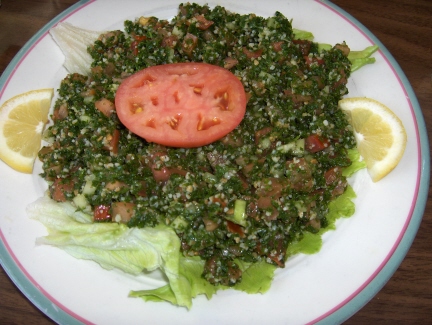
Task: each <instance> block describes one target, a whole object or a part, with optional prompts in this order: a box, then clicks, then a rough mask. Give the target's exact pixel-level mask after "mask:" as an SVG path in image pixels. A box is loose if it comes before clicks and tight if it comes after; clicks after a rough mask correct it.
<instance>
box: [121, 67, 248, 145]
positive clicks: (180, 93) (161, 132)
mask: <svg viewBox="0 0 432 325" xmlns="http://www.w3.org/2000/svg"><path fill="white" fill-rule="evenodd" d="M115 106H116V111H117V115H118V117H119V119H120V121H121V122H122V123H123V124H124V125H125V126H126V127H127V128H128V129H129V130H130V131H131V132H133V133H135V134H137V135H139V136H140V137H142V138H144V139H146V140H147V141H148V142H155V143H158V144H162V145H165V146H169V147H183V148H191V147H199V146H203V145H206V144H209V143H212V142H214V141H216V140H219V139H221V138H222V137H224V136H225V135H226V134H228V133H229V132H231V131H232V130H233V129H234V128H235V127H236V126H237V125H238V124H239V123H240V122H241V120H242V119H243V116H244V114H245V112H246V94H245V91H244V88H243V85H242V84H241V82H240V81H239V80H238V78H237V77H236V76H235V75H234V74H232V73H231V72H229V71H228V70H226V69H224V68H222V67H218V66H214V65H210V64H206V63H175V64H165V65H159V66H153V67H150V68H146V69H144V70H141V71H139V72H137V73H135V74H134V75H132V76H130V77H128V78H127V79H125V80H124V81H123V82H122V83H121V85H120V86H119V88H118V90H117V94H116V98H115Z"/></svg>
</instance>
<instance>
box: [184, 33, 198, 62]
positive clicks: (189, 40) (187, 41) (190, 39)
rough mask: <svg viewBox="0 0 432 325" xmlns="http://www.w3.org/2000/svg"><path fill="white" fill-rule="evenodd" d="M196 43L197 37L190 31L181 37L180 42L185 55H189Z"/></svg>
mask: <svg viewBox="0 0 432 325" xmlns="http://www.w3.org/2000/svg"><path fill="white" fill-rule="evenodd" d="M197 45H198V37H196V36H195V35H193V34H191V33H187V34H186V36H185V37H184V38H183V43H182V50H183V52H185V53H186V55H187V56H189V57H191V56H192V52H193V50H195V48H196V47H197Z"/></svg>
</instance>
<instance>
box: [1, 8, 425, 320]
mask: <svg viewBox="0 0 432 325" xmlns="http://www.w3.org/2000/svg"><path fill="white" fill-rule="evenodd" d="M94 1H96V0H80V1H79V2H77V3H76V4H74V5H72V6H71V7H69V8H67V9H66V10H65V11H63V12H62V13H60V14H59V15H57V16H56V17H54V18H53V19H52V20H51V21H50V22H48V23H47V24H46V25H45V26H43V27H42V28H41V29H40V30H39V31H38V32H37V33H36V34H34V35H33V36H32V38H30V40H29V41H28V42H27V43H26V44H25V45H24V46H23V47H22V48H21V49H20V51H18V53H17V54H16V55H15V57H14V58H13V59H12V61H11V62H10V63H9V65H8V66H7V67H6V69H5V71H4V72H3V74H2V76H1V78H0V87H1V88H0V97H1V96H2V94H3V91H4V89H5V88H6V87H7V84H8V81H9V80H10V76H11V75H12V74H13V73H14V71H15V67H16V66H17V65H19V63H20V62H21V61H22V60H24V59H25V57H26V55H27V53H28V52H29V51H31V49H32V48H33V47H34V46H36V45H37V43H38V42H39V41H40V40H41V39H42V38H43V37H45V35H46V34H47V33H48V31H49V29H50V28H51V27H53V26H54V25H55V24H56V23H58V22H59V21H61V20H64V19H66V18H67V17H68V16H70V15H73V14H74V12H75V11H76V10H80V9H82V8H83V7H85V6H86V5H88V4H90V3H92V2H94ZM314 1H315V2H318V3H321V4H323V5H324V6H326V7H327V8H328V9H330V10H332V11H334V12H336V13H337V14H338V15H339V16H341V17H342V18H343V19H345V20H346V21H348V22H349V23H351V24H352V25H353V26H354V27H356V28H357V29H358V30H359V31H360V32H362V33H363V34H364V35H365V37H366V38H368V39H369V40H370V41H371V42H372V43H374V44H377V45H378V46H379V48H380V52H381V53H382V55H383V57H384V58H385V59H386V60H387V61H388V64H389V65H390V67H391V68H392V69H393V70H394V72H395V75H396V76H397V78H398V80H399V81H400V83H401V85H402V88H403V89H404V91H405V93H406V95H407V97H408V101H409V102H410V106H411V108H412V112H413V113H414V114H413V117H414V118H413V120H414V122H415V124H416V129H415V130H416V135H417V139H418V140H417V144H418V148H419V149H418V150H419V166H418V171H419V173H418V176H417V177H418V180H417V185H416V193H415V195H414V198H415V200H414V201H415V203H414V204H413V205H412V208H411V211H410V217H409V218H408V221H407V222H406V224H405V228H404V229H403V231H402V232H401V234H402V235H401V238H399V239H398V241H397V242H396V243H395V245H394V247H393V249H392V251H390V252H389V254H388V258H387V259H386V260H385V261H383V264H382V265H381V266H380V268H378V269H377V270H376V271H375V272H374V274H372V275H371V276H370V278H369V279H368V281H366V283H365V284H364V285H363V286H362V287H361V289H359V290H357V291H356V292H354V293H353V294H352V295H351V296H350V297H348V298H347V299H345V300H344V301H343V302H342V303H341V304H339V305H338V306H335V307H334V308H333V309H332V310H330V311H329V312H327V313H326V314H324V315H321V316H320V317H319V318H317V319H315V320H313V321H311V322H310V323H318V324H334V323H341V322H343V321H345V320H346V319H348V318H349V317H351V316H352V315H354V314H355V313H356V312H357V311H359V310H360V309H361V308H362V307H363V306H364V305H366V304H367V303H368V302H369V301H370V300H371V299H372V298H373V297H374V296H375V295H376V294H377V293H378V292H379V291H380V290H381V289H382V287H383V286H384V285H385V284H386V283H387V281H388V280H390V278H391V277H392V275H393V274H394V273H395V272H396V270H397V269H398V267H399V265H400V264H401V263H402V261H403V259H404V258H405V256H406V254H407V253H408V250H409V248H410V247H411V245H412V243H413V241H414V239H415V237H416V234H417V231H418V229H419V227H420V224H421V221H422V219H423V213H424V210H425V207H426V202H427V196H428V191H429V182H430V153H429V141H428V136H427V129H426V125H425V120H424V117H423V113H422V110H421V107H420V104H419V102H418V100H417V97H416V95H415V92H414V90H413V88H412V86H411V84H410V82H409V80H408V79H407V77H406V75H405V73H404V72H403V70H402V69H401V67H400V66H399V64H398V62H397V61H396V60H395V58H394V57H393V56H392V54H391V53H390V52H389V51H388V50H387V48H386V47H385V46H384V44H383V43H382V42H381V41H380V40H379V39H378V38H377V37H376V36H375V35H374V34H373V33H372V32H371V31H370V30H369V29H368V28H366V26H364V25H363V24H362V23H361V22H360V21H359V20H357V19H356V18H355V17H353V16H352V15H350V14H349V13H348V12H346V11H345V10H344V9H342V8H340V7H339V6H337V5H335V4H333V3H331V2H330V1H328V0H314ZM11 254H12V255H13V253H12V250H11V249H10V247H9V246H8V244H7V242H6V240H5V238H4V236H3V234H2V232H1V229H0V264H1V265H2V267H3V269H4V270H5V272H6V274H7V275H8V276H9V278H10V279H11V280H12V282H13V283H14V284H15V286H16V287H18V289H19V290H20V291H21V292H22V293H23V294H24V296H25V297H26V298H27V299H29V300H30V301H31V303H32V304H33V305H35V306H36V307H37V308H38V309H39V310H40V311H41V312H42V313H44V314H45V315H46V316H48V317H49V318H51V319H52V320H54V321H56V322H59V323H68V324H83V322H85V323H87V324H88V323H89V321H88V320H84V319H82V318H81V317H80V316H79V315H76V314H74V313H73V312H72V311H70V310H68V309H67V310H64V309H63V308H62V307H59V306H61V304H60V305H58V304H56V301H53V298H52V297H51V298H49V295H48V296H47V295H46V294H44V292H43V289H42V290H41V289H40V288H38V287H37V284H35V282H34V281H32V278H31V276H30V275H29V274H28V273H26V272H25V270H24V269H23V268H22V266H21V265H20V263H19V261H18V260H16V259H14V257H13V256H12V255H11ZM63 307H66V306H63Z"/></svg>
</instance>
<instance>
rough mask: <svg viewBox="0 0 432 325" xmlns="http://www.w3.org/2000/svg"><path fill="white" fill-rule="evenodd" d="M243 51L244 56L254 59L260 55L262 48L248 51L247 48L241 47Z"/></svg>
mask: <svg viewBox="0 0 432 325" xmlns="http://www.w3.org/2000/svg"><path fill="white" fill-rule="evenodd" d="M243 53H244V54H246V56H247V57H248V58H249V59H256V58H259V57H260V56H261V55H262V53H263V50H262V49H258V50H256V51H250V50H248V49H247V48H245V47H244V48H243Z"/></svg>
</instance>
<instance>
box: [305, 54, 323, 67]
mask: <svg viewBox="0 0 432 325" xmlns="http://www.w3.org/2000/svg"><path fill="white" fill-rule="evenodd" d="M303 58H304V60H305V62H306V64H307V65H308V66H309V67H310V66H311V65H312V64H314V63H315V64H317V65H321V64H324V60H323V59H321V58H317V57H315V56H312V57H310V56H304V57H303Z"/></svg>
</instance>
